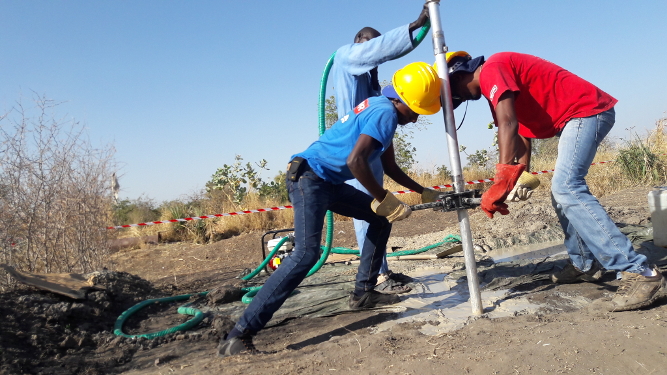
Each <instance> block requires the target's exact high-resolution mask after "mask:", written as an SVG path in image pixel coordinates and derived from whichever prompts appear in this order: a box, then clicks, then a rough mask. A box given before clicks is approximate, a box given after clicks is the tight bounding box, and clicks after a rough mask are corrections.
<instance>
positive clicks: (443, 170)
mask: <svg viewBox="0 0 667 375" xmlns="http://www.w3.org/2000/svg"><path fill="white" fill-rule="evenodd" d="M436 172H438V176H439V177H440V178H442V179H443V180H451V179H452V171H450V170H449V168H447V166H446V165H444V164H443V165H441V166H439V167H438V168H437V169H436Z"/></svg>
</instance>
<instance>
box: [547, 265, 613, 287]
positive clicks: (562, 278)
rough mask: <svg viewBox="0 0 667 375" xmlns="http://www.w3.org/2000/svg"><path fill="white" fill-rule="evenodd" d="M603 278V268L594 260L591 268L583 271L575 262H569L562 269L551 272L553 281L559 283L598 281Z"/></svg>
mask: <svg viewBox="0 0 667 375" xmlns="http://www.w3.org/2000/svg"><path fill="white" fill-rule="evenodd" d="M600 278H602V268H601V267H600V265H599V264H598V262H593V265H592V266H591V269H590V270H588V271H586V272H583V271H581V270H579V268H577V267H575V266H574V264H572V263H568V264H567V265H566V266H565V267H563V269H562V270H560V271H558V272H556V273H552V274H551V281H553V282H554V283H558V284H572V283H576V282H580V281H598V280H600Z"/></svg>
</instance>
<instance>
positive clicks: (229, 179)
mask: <svg viewBox="0 0 667 375" xmlns="http://www.w3.org/2000/svg"><path fill="white" fill-rule="evenodd" d="M267 164H268V163H267V161H266V160H265V159H262V160H261V161H259V162H258V163H255V165H256V167H257V168H258V169H255V167H254V166H253V165H252V163H245V164H244V163H243V157H241V155H236V156H235V158H234V164H232V165H228V164H224V165H223V166H222V168H218V170H217V171H215V173H214V174H213V176H211V180H210V181H209V182H207V183H206V191H207V192H210V191H212V190H220V191H221V192H222V193H223V194H224V195H225V197H226V198H227V199H228V200H229V201H230V202H234V203H236V204H240V203H241V202H243V199H244V198H245V197H246V195H248V193H250V192H255V193H257V194H258V195H259V196H260V197H264V198H277V199H279V200H281V201H283V202H284V201H287V200H288V198H287V187H286V184H285V172H283V171H281V172H279V173H278V175H277V176H275V177H274V178H273V181H270V182H268V183H267V182H264V181H262V178H261V177H260V175H259V172H258V170H267V171H268V170H269V168H268V167H267Z"/></svg>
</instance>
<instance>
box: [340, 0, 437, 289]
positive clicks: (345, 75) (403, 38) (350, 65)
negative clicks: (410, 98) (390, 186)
mask: <svg viewBox="0 0 667 375" xmlns="http://www.w3.org/2000/svg"><path fill="white" fill-rule="evenodd" d="M426 21H428V9H427V8H426V7H424V8H422V12H421V13H420V14H419V17H418V18H417V20H416V21H414V22H412V23H410V24H407V25H403V26H400V27H397V28H395V29H393V30H391V31H389V32H387V33H386V34H384V35H382V34H380V32H378V31H377V30H375V29H373V28H372V27H364V28H363V29H361V30H359V32H358V33H357V35H355V37H354V43H352V44H347V45H344V46H342V47H340V48H339V49H338V50H337V51H336V55H335V57H334V63H333V67H332V68H331V80H330V81H332V82H333V87H334V91H335V94H336V107H337V109H338V118H342V117H343V116H345V115H346V114H347V113H348V112H349V111H350V110H352V108H354V107H356V106H357V105H358V104H359V103H361V102H362V101H364V100H366V99H368V98H370V97H373V96H378V95H380V82H379V80H378V65H380V64H382V63H384V62H387V61H390V60H393V59H396V58H398V57H400V56H402V55H404V54H406V53H408V52H410V51H412V50H413V49H414V48H415V45H416V43H415V41H414V39H413V35H412V33H413V31H415V30H417V29H419V28H421V27H422V26H424V24H425V23H426ZM371 172H372V173H373V176H375V179H376V180H377V181H378V183H380V185H382V180H383V177H384V171H383V169H382V163H381V162H380V159H377V160H376V161H375V162H373V163H372V164H371ZM347 183H348V184H349V185H352V186H354V187H355V188H357V189H359V190H361V191H363V192H364V193H366V194H368V190H366V188H365V187H364V186H363V184H361V183H360V182H359V181H358V180H357V179H352V180H350V181H347ZM368 225H369V224H368V222H366V221H363V220H359V219H354V230H355V233H356V237H357V244H358V246H359V250H360V251H361V252H362V254H363V243H364V239H365V238H366V232H367V231H368ZM411 281H412V278H410V277H408V276H406V275H404V274H402V273H397V272H391V271H390V270H389V266H388V264H387V258H386V257H384V258H383V259H382V266H381V268H380V277H379V278H378V285H377V287H376V290H377V291H379V292H382V293H406V292H409V291H410V290H411V288H410V287H408V286H407V285H405V284H407V283H409V282H411Z"/></svg>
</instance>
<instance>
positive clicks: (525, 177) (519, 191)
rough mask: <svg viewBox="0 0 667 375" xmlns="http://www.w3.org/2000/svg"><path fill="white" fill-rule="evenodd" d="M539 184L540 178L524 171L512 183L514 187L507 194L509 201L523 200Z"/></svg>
mask: <svg viewBox="0 0 667 375" xmlns="http://www.w3.org/2000/svg"><path fill="white" fill-rule="evenodd" d="M538 186H540V179H539V178H537V177H536V176H535V175H534V174H532V173H530V172H526V171H524V172H523V173H521V176H519V180H518V181H517V182H516V185H514V189H512V191H511V192H510V194H509V195H508V196H507V199H508V200H509V201H510V202H518V201H520V200H522V201H525V200H526V199H528V198H530V197H531V195H533V190H534V189H535V188H537V187H538Z"/></svg>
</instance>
